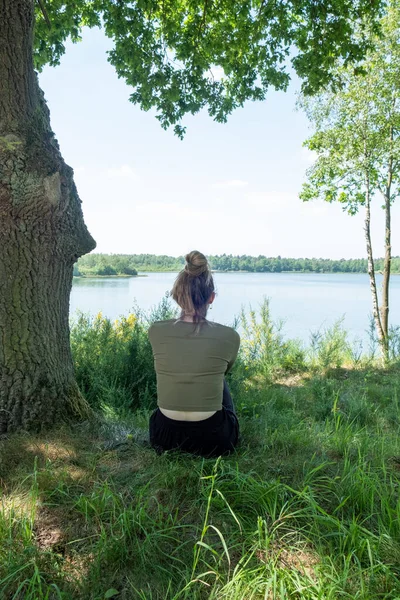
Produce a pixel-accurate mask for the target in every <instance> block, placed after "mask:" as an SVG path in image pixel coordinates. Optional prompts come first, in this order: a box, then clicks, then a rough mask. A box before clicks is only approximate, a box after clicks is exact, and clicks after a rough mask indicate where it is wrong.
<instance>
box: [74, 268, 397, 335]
mask: <svg viewBox="0 0 400 600" xmlns="http://www.w3.org/2000/svg"><path fill="white" fill-rule="evenodd" d="M175 277H176V273H149V274H147V277H130V278H121V279H113V278H110V279H108V278H101V279H74V283H73V287H72V294H71V314H72V315H73V313H74V312H75V311H76V310H81V311H83V312H89V313H92V314H97V313H98V312H99V311H101V312H102V313H103V314H104V315H105V316H108V317H110V318H111V319H115V318H117V317H118V316H119V315H121V314H127V313H128V312H129V311H130V310H131V309H132V307H133V304H134V303H135V302H137V304H138V305H139V306H140V307H141V308H143V309H149V308H151V307H152V306H154V305H156V304H158V302H159V301H160V299H161V298H162V296H163V295H164V294H165V293H166V292H167V291H169V290H170V289H171V287H172V283H173V281H174V279H175ZM215 282H216V285H217V292H218V295H217V298H216V300H215V303H214V306H213V310H212V311H211V312H210V313H209V317H210V319H211V320H215V321H218V322H220V323H225V324H228V325H229V324H231V323H232V321H233V319H234V317H235V315H238V313H239V312H240V309H241V307H242V306H244V307H247V308H248V307H250V306H251V307H252V308H255V309H256V308H257V307H258V306H259V304H260V302H261V301H262V298H263V297H265V296H267V297H269V298H270V299H271V310H272V315H273V317H274V318H275V319H276V320H279V319H283V320H284V321H285V327H284V332H285V334H286V335H287V337H298V338H301V339H302V340H304V341H308V339H309V336H310V331H317V330H318V329H320V328H325V327H327V326H329V325H332V323H334V322H335V321H336V320H337V319H340V318H341V317H344V327H345V328H346V329H347V330H348V331H349V332H350V333H351V337H352V338H362V339H366V329H367V328H368V322H369V315H370V313H371V298H370V289H369V280H368V276H367V275H365V274H356V275H351V274H302V273H220V274H217V275H215ZM380 283H381V278H380V277H379V278H378V284H379V285H380ZM390 301H391V314H390V321H391V323H392V324H396V325H400V276H398V275H395V276H393V277H392V283H391V298H390Z"/></svg>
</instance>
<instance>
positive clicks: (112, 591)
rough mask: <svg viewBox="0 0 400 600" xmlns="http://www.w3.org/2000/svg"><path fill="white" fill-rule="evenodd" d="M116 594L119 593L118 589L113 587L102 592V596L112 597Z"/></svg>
mask: <svg viewBox="0 0 400 600" xmlns="http://www.w3.org/2000/svg"><path fill="white" fill-rule="evenodd" d="M118 595H119V591H118V590H116V589H115V588H110V589H109V590H107V591H106V593H105V594H104V598H114V597H115V596H118Z"/></svg>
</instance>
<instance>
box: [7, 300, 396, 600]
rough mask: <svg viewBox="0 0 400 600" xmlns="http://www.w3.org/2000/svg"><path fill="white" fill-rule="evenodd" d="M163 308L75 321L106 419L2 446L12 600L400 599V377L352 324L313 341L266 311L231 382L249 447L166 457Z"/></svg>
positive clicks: (245, 326) (78, 347) (247, 336)
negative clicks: (155, 330)
mask: <svg viewBox="0 0 400 600" xmlns="http://www.w3.org/2000/svg"><path fill="white" fill-rule="evenodd" d="M168 316H172V315H171V311H170V306H169V304H168V301H167V300H166V299H165V300H164V302H163V304H162V306H161V307H160V308H159V309H158V310H156V311H153V314H152V315H147V316H146V315H144V314H143V313H141V312H140V311H139V310H136V309H135V310H134V311H133V313H132V314H131V315H129V316H127V317H126V318H121V319H119V320H118V321H117V322H114V323H111V322H110V321H109V320H107V319H105V318H104V317H102V316H101V315H98V316H97V317H95V318H94V319H90V318H89V317H87V316H82V315H81V316H79V317H78V318H77V319H76V321H75V324H74V325H73V327H72V347H73V354H74V360H75V366H76V372H77V377H78V380H79V383H80V385H81V389H82V391H83V393H84V394H85V395H86V397H87V398H88V400H89V401H90V403H91V405H92V406H93V407H94V408H95V409H96V410H97V411H98V413H99V414H100V413H102V416H99V417H98V419H97V420H96V421H93V422H87V423H83V424H81V425H79V426H75V427H74V428H73V429H72V428H69V427H64V428H63V429H57V430H55V431H53V432H50V433H47V434H42V435H37V436H34V435H28V434H25V433H24V434H21V435H18V436H10V437H9V438H8V439H2V440H1V441H0V483H1V501H0V598H1V599H2V600H3V599H4V600H11V599H15V600H53V599H57V600H75V599H76V598H79V599H82V600H104V599H106V598H117V599H118V598H120V599H121V600H131V599H133V600H135V599H138V600H205V599H206V598H207V599H211V600H212V599H214V600H250V599H252V600H265V599H268V600H288V599H293V600H336V599H337V598H343V599H346V598H347V599H349V600H350V599H355V600H367V599H368V600H375V599H378V598H381V599H388V600H398V598H399V597H400V500H399V489H400V468H399V465H400V435H399V434H400V414H399V404H398V399H399V394H400V367H399V364H398V362H397V363H396V361H392V363H391V364H389V365H386V366H385V367H383V366H382V365H381V364H380V362H379V359H376V358H374V357H373V356H369V357H366V356H365V355H361V354H360V351H359V349H358V347H357V348H355V347H354V345H352V344H350V343H349V342H348V340H347V337H346V335H345V333H344V332H343V330H342V328H341V325H340V324H339V323H338V324H337V325H336V326H335V327H334V328H333V329H332V330H330V331H325V332H321V333H317V334H314V336H313V339H312V344H311V347H309V348H304V347H302V345H301V344H300V343H299V342H295V341H294V342H293V341H287V340H285V339H284V337H283V332H282V326H281V324H274V323H273V321H272V319H271V315H270V312H269V306H268V304H267V303H266V304H264V306H263V307H262V310H261V314H259V315H256V314H254V313H253V314H251V315H250V316H248V317H246V318H242V319H241V322H240V324H238V325H239V326H240V330H241V334H242V340H243V342H242V350H241V353H240V356H239V359H238V361H237V363H236V365H235V368H234V369H233V372H232V373H231V374H230V382H229V383H230V386H231V388H232V390H233V392H234V399H235V402H236V406H237V408H238V411H239V419H240V423H241V441H240V445H239V447H238V449H237V451H236V452H235V453H234V454H233V455H232V456H231V457H227V458H223V459H220V460H217V461H215V460H211V459H210V460H204V459H200V458H194V457H189V456H184V455H180V454H175V453H167V454H165V455H163V456H158V455H156V453H155V452H154V451H153V450H152V449H151V448H150V447H149V446H148V444H146V443H144V438H145V436H146V432H147V427H148V418H149V414H150V412H151V410H152V407H154V406H155V376H154V369H153V365H152V360H153V359H152V355H151V348H150V346H149V343H148V339H147V328H148V325H149V323H150V321H152V320H157V319H160V318H167V317H168Z"/></svg>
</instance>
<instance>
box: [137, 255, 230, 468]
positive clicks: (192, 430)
mask: <svg viewBox="0 0 400 600" xmlns="http://www.w3.org/2000/svg"><path fill="white" fill-rule="evenodd" d="M172 297H173V299H174V300H175V301H176V302H177V304H178V305H179V306H180V307H181V309H182V312H181V316H180V318H179V319H178V320H175V319H173V320H169V321H158V322H157V323H154V324H153V325H152V326H151V327H150V330H149V338H150V342H151V346H152V348H153V354H154V364H155V369H156V373H157V396H158V409H157V410H156V411H155V412H154V413H153V415H152V416H151V418H150V441H151V444H152V445H153V447H154V448H156V449H157V450H158V451H163V450H172V449H176V448H179V449H181V450H183V451H186V452H191V453H193V454H199V455H202V456H218V455H220V454H227V453H229V452H231V451H232V450H233V449H234V447H235V445H236V443H237V441H238V436H239V424H238V421H237V418H236V414H235V411H234V407H233V403H232V399H231V397H230V394H229V390H228V387H227V385H226V382H225V375H226V373H227V372H228V371H229V369H231V367H232V365H233V363H234V362H235V359H236V356H237V353H238V350H239V344H240V337H239V335H238V333H237V332H236V331H235V330H234V329H232V328H231V327H225V326H224V325H219V324H218V323H212V322H210V321H207V319H206V316H207V311H208V308H209V307H210V305H211V304H212V303H213V302H214V299H215V288H214V281H213V277H212V274H211V270H210V267H209V265H208V262H207V259H206V257H205V256H204V255H203V254H201V252H197V251H193V252H190V254H188V255H187V256H186V266H185V268H184V269H183V271H181V272H180V273H179V275H178V277H177V278H176V281H175V283H174V287H173V289H172Z"/></svg>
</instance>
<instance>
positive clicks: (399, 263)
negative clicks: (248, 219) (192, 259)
mask: <svg viewBox="0 0 400 600" xmlns="http://www.w3.org/2000/svg"><path fill="white" fill-rule="evenodd" d="M209 261H210V264H211V266H212V268H213V270H215V271H236V272H238V271H245V272H248V273H290V272H297V273H367V271H368V262H367V259H365V258H350V259H344V258H342V259H340V260H331V259H329V258H282V257H281V256H277V257H270V258H269V257H266V256H247V255H242V256H234V255H232V254H222V255H219V256H209ZM184 264H185V259H184V257H183V256H178V257H173V256H167V255H155V254H88V255H86V256H83V257H82V258H80V259H79V260H78V262H77V263H76V264H75V267H74V275H75V276H76V277H79V276H83V277H96V276H103V277H105V276H116V275H119V276H132V275H137V274H138V272H140V271H142V272H143V271H150V272H167V271H179V270H181V269H182V268H183V267H184ZM375 268H376V270H377V271H378V272H379V271H381V270H382V269H383V259H381V258H378V259H377V260H375ZM392 273H400V257H399V256H396V257H394V258H393V259H392Z"/></svg>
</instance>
